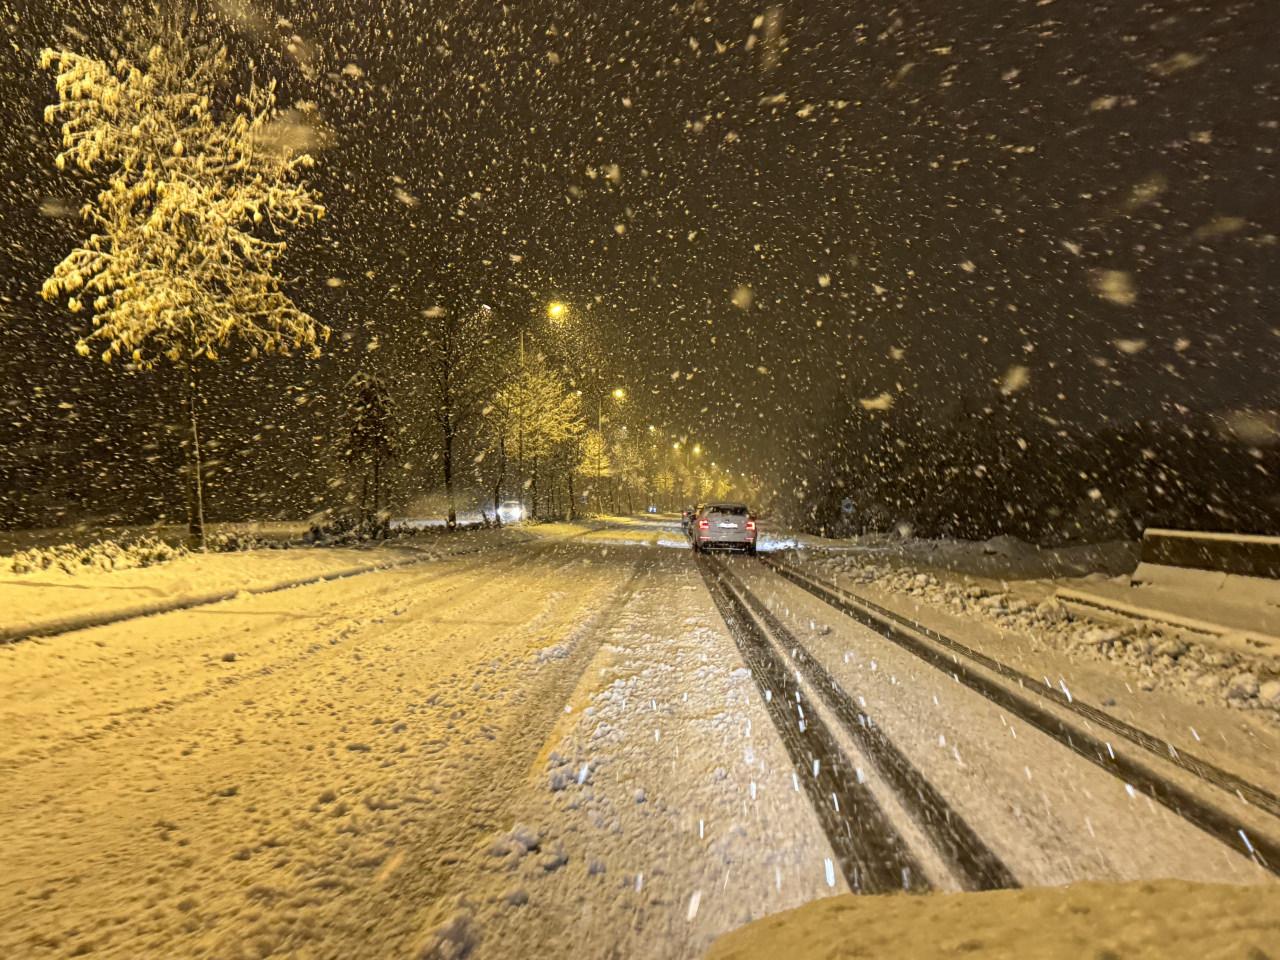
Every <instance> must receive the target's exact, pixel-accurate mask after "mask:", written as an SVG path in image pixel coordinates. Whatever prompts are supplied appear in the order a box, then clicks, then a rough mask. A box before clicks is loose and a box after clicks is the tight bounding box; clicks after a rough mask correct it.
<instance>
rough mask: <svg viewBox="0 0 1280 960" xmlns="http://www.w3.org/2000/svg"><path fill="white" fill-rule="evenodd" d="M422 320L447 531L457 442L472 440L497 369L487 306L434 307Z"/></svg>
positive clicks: (452, 516) (453, 513)
mask: <svg viewBox="0 0 1280 960" xmlns="http://www.w3.org/2000/svg"><path fill="white" fill-rule="evenodd" d="M424 316H425V317H426V319H427V327H426V330H425V331H424V334H423V337H422V343H421V347H420V354H421V358H422V376H423V382H424V384H425V393H426V396H425V397H424V400H425V403H426V406H427V409H428V410H429V411H430V416H431V418H432V420H433V422H434V425H435V428H436V432H437V437H438V439H439V441H440V467H441V475H442V479H443V480H444V489H445V497H446V499H447V501H448V516H447V523H448V526H449V529H451V530H452V529H454V528H455V527H456V526H457V525H458V505H457V498H456V491H455V489H454V478H455V467H456V461H455V457H456V454H457V446H458V443H459V441H460V439H464V438H468V439H469V438H471V437H472V436H473V435H474V433H473V431H474V430H475V428H476V426H477V420H478V418H479V417H480V416H481V415H482V414H483V413H484V411H485V409H486V407H487V406H488V401H489V399H490V397H491V396H492V393H493V386H494V381H495V379H497V378H498V377H499V376H500V370H501V365H500V364H498V363H496V362H495V360H494V351H493V344H494V340H495V337H496V333H495V321H494V316H493V311H492V310H490V309H489V308H488V307H486V306H480V307H477V308H475V309H472V310H467V311H457V312H454V311H448V310H445V309H444V308H441V307H433V308H431V309H430V310H427V311H426V312H425V314H424Z"/></svg>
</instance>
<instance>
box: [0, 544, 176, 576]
mask: <svg viewBox="0 0 1280 960" xmlns="http://www.w3.org/2000/svg"><path fill="white" fill-rule="evenodd" d="M186 552H187V551H186V549H184V548H183V547H175V546H171V545H170V544H167V543H165V542H164V541H163V540H157V539H155V538H154V537H142V538H140V539H138V540H134V541H131V542H129V543H123V544H122V543H119V542H117V541H115V540H99V541H97V542H95V543H90V544H88V545H80V544H74V543H64V544H59V545H58V546H53V547H34V548H32V549H30V550H23V551H21V552H19V553H15V554H13V555H12V556H9V557H5V558H0V562H3V563H7V565H8V568H9V572H11V573H17V574H22V573H39V572H40V571H42V570H61V571H62V572H63V573H69V574H76V573H87V572H90V571H96V570H129V569H132V568H134V567H150V566H154V565H155V564H157V563H168V562H169V561H170V560H176V559H177V558H178V557H181V556H183V555H184V554H186Z"/></svg>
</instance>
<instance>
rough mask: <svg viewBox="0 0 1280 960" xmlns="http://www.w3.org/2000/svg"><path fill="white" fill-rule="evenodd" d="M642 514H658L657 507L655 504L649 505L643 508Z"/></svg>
mask: <svg viewBox="0 0 1280 960" xmlns="http://www.w3.org/2000/svg"><path fill="white" fill-rule="evenodd" d="M644 512H645V513H657V512H658V506H657V504H653V503H651V504H649V506H647V507H645V510H644Z"/></svg>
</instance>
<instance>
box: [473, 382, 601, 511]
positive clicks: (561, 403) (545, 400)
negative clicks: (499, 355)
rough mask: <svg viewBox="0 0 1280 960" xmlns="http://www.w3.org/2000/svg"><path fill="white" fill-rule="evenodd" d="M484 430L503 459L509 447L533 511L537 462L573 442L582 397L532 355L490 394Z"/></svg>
mask: <svg viewBox="0 0 1280 960" xmlns="http://www.w3.org/2000/svg"><path fill="white" fill-rule="evenodd" d="M487 426H488V431H487V432H488V434H489V436H490V438H491V439H490V445H491V448H492V449H495V450H498V451H502V452H501V453H500V457H502V458H504V459H505V451H506V450H508V449H509V448H510V447H511V446H513V445H514V446H515V448H516V456H517V474H518V477H519V483H520V486H521V490H522V492H523V491H524V490H525V489H528V490H529V492H530V496H531V500H532V502H531V505H530V513H536V512H537V497H538V487H537V483H538V465H539V462H540V461H544V460H546V459H547V458H548V457H550V456H552V455H553V454H555V453H556V452H557V450H558V448H560V447H563V446H565V445H566V444H573V443H575V442H576V441H577V438H578V437H579V436H580V435H581V433H582V428H583V421H582V398H581V397H580V396H579V395H578V394H577V393H575V392H572V391H570V390H568V389H567V388H566V387H565V384H564V381H563V380H562V379H561V378H560V377H559V376H558V375H557V374H555V373H554V372H553V371H551V370H550V369H548V368H547V365H546V363H545V361H544V360H543V359H542V358H541V357H534V358H531V359H530V360H529V361H528V362H526V363H525V364H524V365H523V367H521V368H520V369H519V370H517V371H516V372H515V374H514V375H513V376H511V377H509V378H508V379H507V381H506V382H505V383H504V384H503V385H502V386H501V387H500V388H499V389H498V390H497V391H496V393H495V394H494V397H493V400H492V401H491V403H490V406H489V411H488V425H487ZM526 463H527V464H529V468H530V469H529V475H528V477H527V478H526V477H525V464H526ZM497 496H498V495H497V494H495V501H496V500H497ZM571 497H572V495H571ZM522 499H523V498H522Z"/></svg>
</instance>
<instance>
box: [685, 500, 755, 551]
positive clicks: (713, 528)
mask: <svg viewBox="0 0 1280 960" xmlns="http://www.w3.org/2000/svg"><path fill="white" fill-rule="evenodd" d="M756 532H757V531H756V518H755V516H754V515H753V514H752V513H751V510H750V508H748V507H747V505H746V504H745V503H709V504H707V505H706V506H705V507H703V508H702V509H701V510H699V511H698V515H697V517H696V519H695V520H694V522H693V532H692V534H691V536H692V538H693V549H694V551H695V552H696V553H702V552H703V551H704V550H745V551H746V552H747V553H748V554H750V555H753V556H754V555H755V552H756Z"/></svg>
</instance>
